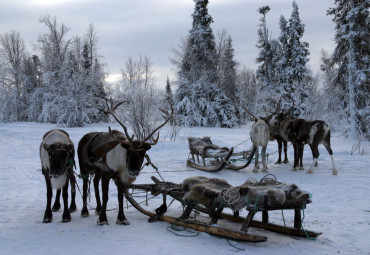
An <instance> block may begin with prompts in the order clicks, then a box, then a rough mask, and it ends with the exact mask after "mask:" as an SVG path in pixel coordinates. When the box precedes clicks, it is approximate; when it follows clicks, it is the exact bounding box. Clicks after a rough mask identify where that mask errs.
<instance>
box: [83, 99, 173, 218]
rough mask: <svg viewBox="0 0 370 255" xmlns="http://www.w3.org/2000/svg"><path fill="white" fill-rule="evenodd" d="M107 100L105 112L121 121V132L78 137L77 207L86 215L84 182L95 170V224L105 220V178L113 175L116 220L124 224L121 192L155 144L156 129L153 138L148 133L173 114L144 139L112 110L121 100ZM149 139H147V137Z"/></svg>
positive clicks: (134, 177)
mask: <svg viewBox="0 0 370 255" xmlns="http://www.w3.org/2000/svg"><path fill="white" fill-rule="evenodd" d="M106 103H107V107H108V110H107V113H108V114H111V115H112V116H113V117H114V119H115V120H116V121H117V122H118V123H119V124H120V125H121V127H122V128H123V130H124V134H123V133H122V132H120V131H117V130H110V129H109V132H101V133H98V132H92V133H88V134H86V135H85V136H83V137H82V139H81V140H80V142H79V144H78V158H79V163H80V171H81V175H82V176H84V177H85V178H83V208H82V211H81V215H82V217H87V216H89V211H88V210H87V188H88V187H87V186H88V176H89V175H92V174H95V177H94V189H95V198H96V203H97V207H96V212H97V213H98V214H99V220H98V222H97V223H98V224H99V225H103V224H108V220H107V215H106V209H107V202H108V190H109V181H110V179H112V178H113V179H114V181H115V184H116V186H117V191H118V202H119V210H118V216H117V222H116V223H117V224H121V225H128V224H129V222H128V221H127V219H126V217H125V215H124V212H123V194H124V191H125V190H126V189H128V187H129V186H130V184H131V183H133V182H134V181H135V179H136V177H137V176H138V175H139V173H140V171H141V170H142V169H143V167H142V165H143V162H144V158H146V159H147V161H148V163H147V164H151V163H150V159H149V157H148V155H147V154H146V152H147V151H148V150H150V148H151V146H153V145H155V144H157V142H158V140H159V133H158V135H157V138H156V139H154V138H152V136H153V135H154V134H155V133H156V132H157V131H158V130H159V129H160V128H162V127H163V126H164V125H165V124H166V123H167V122H168V121H169V120H170V119H171V118H172V115H173V109H172V113H171V114H168V113H167V114H168V115H167V117H166V119H165V121H164V123H163V124H161V125H160V126H158V127H157V128H155V129H154V130H153V132H152V133H150V135H148V136H147V137H146V138H145V139H144V140H142V141H138V140H134V135H132V136H130V135H129V134H128V131H127V128H126V126H125V125H124V124H123V123H122V122H121V121H120V120H119V119H118V118H117V117H116V115H115V114H114V111H115V110H116V109H117V108H118V107H119V106H120V105H121V104H123V103H124V102H120V103H118V104H117V105H116V106H113V101H112V100H111V101H110V106H108V102H106ZM150 139H151V140H152V141H153V142H148V140H150ZM100 179H101V180H102V200H103V203H101V201H100V194H99V181H100Z"/></svg>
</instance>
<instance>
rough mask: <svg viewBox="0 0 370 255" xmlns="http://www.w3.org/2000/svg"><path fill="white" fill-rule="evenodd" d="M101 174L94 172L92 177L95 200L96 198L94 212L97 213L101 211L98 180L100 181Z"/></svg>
mask: <svg viewBox="0 0 370 255" xmlns="http://www.w3.org/2000/svg"><path fill="white" fill-rule="evenodd" d="M100 179H101V176H100V175H97V174H95V177H94V191H95V200H96V208H95V213H96V214H97V215H99V214H100V212H101V201H100V193H99V182H100Z"/></svg>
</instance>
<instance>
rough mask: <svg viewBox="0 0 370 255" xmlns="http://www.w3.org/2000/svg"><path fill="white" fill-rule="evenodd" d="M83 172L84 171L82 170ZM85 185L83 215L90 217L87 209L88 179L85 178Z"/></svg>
mask: <svg viewBox="0 0 370 255" xmlns="http://www.w3.org/2000/svg"><path fill="white" fill-rule="evenodd" d="M81 172H83V171H81ZM82 180H83V186H82V203H83V205H82V210H81V217H88V216H89V210H87V186H88V179H87V178H83V179H82Z"/></svg>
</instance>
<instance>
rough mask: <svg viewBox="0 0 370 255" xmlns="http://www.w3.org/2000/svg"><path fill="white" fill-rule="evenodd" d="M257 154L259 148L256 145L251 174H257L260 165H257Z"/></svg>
mask: <svg viewBox="0 0 370 255" xmlns="http://www.w3.org/2000/svg"><path fill="white" fill-rule="evenodd" d="M258 152H259V146H258V145H256V153H255V155H256V158H255V160H254V169H253V173H258V169H259V168H260V165H259V164H258V161H259V155H258Z"/></svg>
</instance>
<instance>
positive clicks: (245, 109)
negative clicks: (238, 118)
mask: <svg viewBox="0 0 370 255" xmlns="http://www.w3.org/2000/svg"><path fill="white" fill-rule="evenodd" d="M240 106H241V107H242V108H243V109H244V111H246V112H247V113H249V114H250V115H251V116H252V117H253V118H254V119H255V120H258V118H257V117H256V116H254V114H253V113H251V112H250V111H248V109H247V108H245V107H244V105H240Z"/></svg>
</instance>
